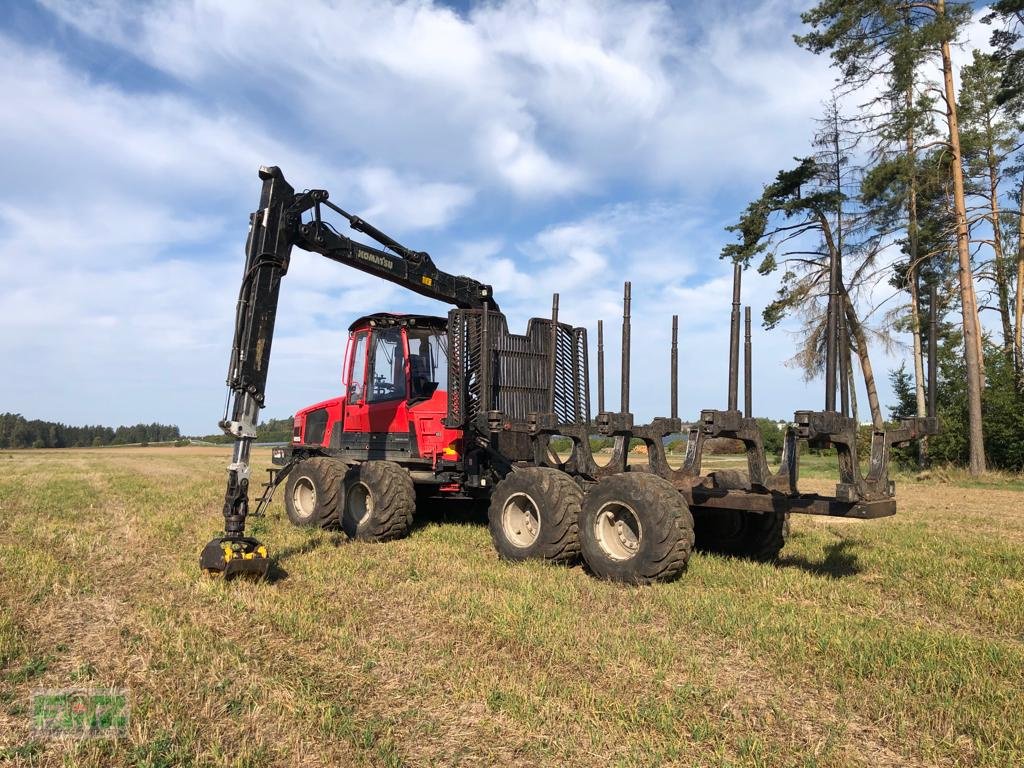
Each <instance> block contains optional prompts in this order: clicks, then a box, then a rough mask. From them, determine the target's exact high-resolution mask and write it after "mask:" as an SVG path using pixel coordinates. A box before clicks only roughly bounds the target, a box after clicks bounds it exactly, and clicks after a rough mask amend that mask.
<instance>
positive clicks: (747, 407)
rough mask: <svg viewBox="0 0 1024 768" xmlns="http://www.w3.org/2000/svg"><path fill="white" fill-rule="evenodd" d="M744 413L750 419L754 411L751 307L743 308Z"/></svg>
mask: <svg viewBox="0 0 1024 768" xmlns="http://www.w3.org/2000/svg"><path fill="white" fill-rule="evenodd" d="M743 326H744V327H743V415H744V416H746V417H747V418H748V419H749V418H750V416H751V413H752V411H753V381H752V376H751V369H750V366H751V359H752V358H753V343H752V342H751V340H750V307H744V308H743Z"/></svg>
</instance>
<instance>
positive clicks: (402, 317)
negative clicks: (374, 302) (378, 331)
mask: <svg viewBox="0 0 1024 768" xmlns="http://www.w3.org/2000/svg"><path fill="white" fill-rule="evenodd" d="M368 325H371V326H375V327H384V328H390V327H393V326H396V325H398V326H403V325H404V326H412V327H416V328H434V329H437V330H440V331H443V330H446V329H447V328H448V318H447V317H437V316H436V315H406V314H401V313H397V312H375V313H374V314H372V315H363V316H362V317H360V318H359V319H358V320H356V321H355V322H354V323H352V325H350V326H349V327H348V329H349V330H350V331H354V330H356V329H358V328H365V327H366V326H368Z"/></svg>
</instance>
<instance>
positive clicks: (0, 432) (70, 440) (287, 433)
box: [0, 413, 292, 448]
mask: <svg viewBox="0 0 1024 768" xmlns="http://www.w3.org/2000/svg"><path fill="white" fill-rule="evenodd" d="M256 434H257V438H256V440H257V441H258V442H261V443H287V442H288V441H290V440H291V439H292V417H291V416H289V417H288V418H286V419H268V420H267V421H265V422H264V423H263V424H260V425H259V426H258V427H256ZM182 439H185V438H183V436H182V434H181V431H180V430H179V429H178V427H177V426H175V425H174V424H136V425H135V426H132V427H101V426H99V425H96V426H89V425H86V426H84V427H70V426H68V425H67V424H61V423H60V422H55V421H41V420H40V419H32V420H29V419H26V418H25V417H24V416H22V415H21V414H20V413H0V448H90V447H100V446H104V445H128V444H138V443H168V442H172V441H174V442H176V441H178V440H182ZM199 439H200V440H203V441H205V442H210V443H230V442H232V441H233V440H234V438H231V437H228V436H227V435H224V434H217V435H206V436H204V437H201V438H199Z"/></svg>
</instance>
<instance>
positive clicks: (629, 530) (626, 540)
mask: <svg viewBox="0 0 1024 768" xmlns="http://www.w3.org/2000/svg"><path fill="white" fill-rule="evenodd" d="M594 538H595V539H596V540H597V543H598V546H600V547H601V549H602V550H603V551H604V553H605V554H606V555H608V557H610V558H612V559H613V560H629V559H630V558H631V557H633V556H634V555H636V553H637V552H638V551H639V550H640V542H641V541H642V540H643V528H642V527H641V525H640V518H639V517H637V514H636V512H634V511H633V509H632V508H630V507H628V506H626V505H625V504H621V503H619V502H609V503H607V504H605V505H604V506H603V507H601V509H600V510H599V511H598V513H597V517H596V518H595V519H594Z"/></svg>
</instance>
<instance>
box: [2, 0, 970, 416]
mask: <svg viewBox="0 0 1024 768" xmlns="http://www.w3.org/2000/svg"><path fill="white" fill-rule="evenodd" d="M807 5H808V3H807V2H806V1H805V2H798V1H793V2H790V1H789V0H770V1H769V2H757V3H749V2H739V1H738V0H735V1H728V2H722V3H715V4H713V5H708V4H703V3H689V4H688V3H674V4H668V3H663V2H614V1H609V2H598V1H594V2H576V1H575V0H565V1H561V2H526V1H514V2H504V3H498V2H495V3H487V4H474V3H470V4H465V3H460V4H458V5H445V4H442V3H440V2H427V1H421V2H389V1H387V0H370V1H368V2H362V1H361V0H351V1H350V2H323V1H320V0H308V1H307V2H304V3H301V4H295V3H292V2H287V1H285V0H262V1H261V2H259V3H251V2H229V1H228V0H224V1H223V2H212V1H211V0H194V1H193V2H179V1H176V0H167V2H160V3H154V4H150V3H145V2H132V1H128V2H119V1H118V0H75V1H74V2H66V1H65V0H40V2H38V3H34V2H30V1H28V0H26V2H21V3H11V4H9V5H8V6H7V7H6V8H5V11H4V13H3V14H2V15H0V93H3V94H4V108H3V109H4V116H3V119H2V120H0V145H2V146H3V147H4V150H5V151H4V170H5V176H6V180H5V182H6V183H5V184H3V185H0V269H2V271H3V275H4V277H3V279H2V280H0V359H3V360H5V361H6V366H5V368H6V371H7V374H6V375H5V376H3V377H0V411H11V412H15V413H21V414H23V415H24V416H25V417H26V418H40V419H46V420H52V421H62V422H64V423H68V424H86V423H88V424H95V423H101V424H107V425H115V426H116V425H118V424H134V423H137V422H151V421H158V422H162V423H173V424H177V425H179V426H180V427H181V429H182V431H183V432H184V433H186V434H207V433H211V432H215V431H216V429H217V427H216V424H217V421H218V419H219V418H220V416H221V414H222V411H223V405H224V396H225V387H224V378H225V374H226V367H227V357H228V351H229V348H230V343H231V335H232V326H233V316H234V308H235V299H236V297H237V293H238V285H239V281H240V279H241V270H242V265H243V259H244V245H245V237H246V232H247V227H248V214H249V213H250V212H251V211H252V210H254V209H255V207H256V206H257V204H258V200H259V190H260V183H259V179H258V177H257V169H258V168H259V166H260V165H277V166H279V167H280V168H281V169H282V170H283V171H284V173H285V176H286V177H287V178H288V180H289V182H290V183H291V184H292V185H293V186H294V187H296V188H297V189H305V188H322V189H327V190H329V191H330V193H331V199H332V201H334V202H335V203H336V204H339V205H341V206H342V207H343V208H345V209H346V210H348V211H350V212H353V213H358V214H359V215H360V216H362V217H363V218H365V219H367V220H369V221H370V222H372V223H373V224H374V225H376V226H377V227H379V228H380V229H383V230H384V231H385V232H388V233H389V234H391V235H392V236H393V237H395V238H396V239H398V240H399V241H400V242H402V243H404V244H405V245H407V246H409V247H412V248H415V249H417V250H426V251H429V252H430V253H431V255H432V257H433V258H434V261H435V262H436V263H437V264H438V265H439V267H440V268H442V269H444V270H446V271H449V272H455V273H460V274H468V275H471V276H473V277H475V278H477V279H479V280H482V281H484V282H489V283H491V284H492V285H493V286H494V289H495V295H496V298H497V299H498V301H499V302H500V304H501V307H502V309H503V310H504V311H505V312H506V314H507V315H508V318H509V326H510V329H511V330H513V331H519V332H522V331H524V330H525V324H526V321H527V319H528V318H530V317H532V316H542V317H543V316H545V315H547V314H548V313H549V312H550V306H551V293H552V292H554V291H557V292H559V294H560V299H561V302H560V303H561V310H560V311H561V318H562V319H563V320H565V321H568V322H572V323H574V324H576V325H582V326H586V327H588V328H589V329H590V334H591V345H592V349H593V346H594V345H595V344H596V336H595V328H596V321H597V320H598V319H599V318H602V319H604V321H605V328H606V337H607V338H606V347H607V348H609V349H610V350H611V353H610V354H609V355H608V361H607V379H608V385H607V396H608V400H609V402H610V403H617V401H618V385H617V383H618V380H619V376H618V359H617V344H616V343H615V338H616V334H617V331H618V322H619V317H620V316H621V311H622V309H621V295H622V283H623V281H624V280H630V281H631V282H632V295H633V313H632V314H633V350H632V359H633V364H632V386H631V392H632V401H631V405H632V410H633V412H634V413H635V414H636V415H637V416H638V417H639V418H640V419H646V418H649V417H652V416H655V415H666V414H667V413H668V405H669V391H668V380H669V375H668V374H669V371H668V361H669V336H670V328H671V315H672V314H673V313H678V314H679V315H680V321H679V322H680V370H681V375H680V382H681V387H680V390H681V391H680V411H681V415H682V416H683V417H684V418H692V417H695V416H696V415H697V414H698V412H699V410H700V409H701V408H724V407H725V405H726V388H725V385H726V378H727V342H728V325H729V310H730V300H731V299H730V294H731V269H730V267H729V265H728V264H727V263H725V262H722V261H721V260H720V259H719V252H720V250H721V248H722V245H723V244H725V243H726V242H728V241H729V239H730V238H731V235H730V234H729V233H728V232H726V231H725V227H726V226H727V225H728V224H730V223H733V222H734V221H735V220H736V218H737V216H738V214H739V213H740V211H741V210H742V208H743V207H744V206H745V205H746V203H747V202H749V201H750V200H751V199H753V198H755V197H757V195H758V194H759V193H760V190H761V187H762V186H763V184H765V183H766V182H768V181H769V180H771V179H772V178H773V177H774V175H775V174H776V172H778V171H779V170H780V169H782V168H784V167H787V166H788V165H790V164H791V163H792V159H793V158H794V157H796V156H804V155H806V154H808V152H809V141H810V137H811V134H812V133H813V131H814V125H813V119H814V118H815V117H817V116H818V115H819V114H820V113H821V110H822V103H823V101H824V100H826V99H827V98H828V96H829V92H830V89H831V87H832V85H833V83H834V78H835V73H834V72H833V71H831V70H830V69H829V68H828V61H827V59H825V58H823V57H816V56H814V55H812V54H810V53H807V52H806V51H803V50H801V49H799V48H798V47H797V46H796V45H795V44H794V43H793V41H792V36H793V34H794V33H795V32H798V31H800V21H799V13H800V11H801V10H803V9H805V8H806V7H807ZM300 8H301V10H300ZM709 9H713V10H712V11H709ZM987 34H988V28H984V27H981V26H980V25H976V29H974V30H972V32H971V33H970V35H969V42H968V45H967V47H968V48H969V47H970V46H971V45H974V44H976V45H981V44H982V43H983V41H984V39H985V38H986V37H987ZM967 55H968V54H967V53H958V56H962V57H964V60H966V57H967ZM777 281H778V276H777V275H774V276H769V277H760V276H758V275H757V274H756V273H755V272H753V271H752V270H751V271H749V272H747V273H746V274H745V277H744V285H743V300H744V303H745V304H749V305H750V306H751V307H752V309H753V312H754V316H755V317H758V316H759V315H760V312H761V310H762V309H763V308H764V306H765V305H766V304H767V303H768V302H770V301H771V299H772V297H773V294H774V292H775V290H776V289H777ZM373 311H401V312H423V313H431V314H442V315H443V314H445V313H446V312H447V307H446V306H445V305H443V304H441V303H439V302H435V301H431V300H429V299H425V298H422V297H419V296H416V295H414V294H412V293H409V292H407V291H404V290H403V289H401V288H399V287H397V286H393V285H390V284H388V283H385V282H382V281H380V280H376V279H374V278H371V277H368V276H366V275H363V274H361V273H359V272H357V271H355V270H352V269H346V268H344V267H341V266H339V265H337V264H334V263H332V262H329V261H326V260H324V259H322V258H321V257H319V256H314V255H311V254H308V253H306V252H303V251H300V250H298V249H296V250H295V251H294V252H293V257H292V262H291V266H290V268H289V272H288V275H287V276H286V277H285V278H284V282H283V284H282V291H281V303H280V309H279V314H278V322H277V333H276V336H275V339H274V348H273V357H272V362H271V367H270V377H269V382H268V392H267V408H266V410H265V411H264V416H265V417H284V416H287V415H288V414H291V413H293V412H294V411H295V410H297V409H299V408H301V407H303V406H305V405H309V404H311V403H314V402H317V401H320V400H323V399H326V398H329V397H334V396H337V395H338V394H339V392H340V384H339V380H340V369H341V361H342V356H343V352H344V347H345V343H346V339H347V334H348V332H347V329H348V326H349V324H350V323H351V322H352V321H353V320H355V319H356V318H357V317H359V316H361V315H363V314H366V313H369V312H373ZM794 331H795V326H794V325H790V326H786V325H783V326H782V327H780V328H777V329H775V330H773V331H770V332H769V331H764V330H762V329H761V328H759V327H756V326H755V331H754V347H753V349H754V351H753V355H754V377H753V378H754V389H753V395H754V398H753V399H754V410H755V412H756V413H755V415H759V416H769V417H772V418H782V419H789V418H791V414H792V412H793V411H794V410H797V409H801V408H820V407H821V406H822V405H823V386H822V383H821V382H820V381H812V382H809V383H805V382H804V381H803V379H802V374H801V372H800V371H799V370H797V369H795V368H792V367H790V366H787V364H786V361H787V360H788V359H789V358H790V357H791V356H792V355H793V353H794V344H795V337H794V335H793V332H794ZM608 342H610V343H608ZM901 342H902V343H903V344H904V345H906V344H908V343H909V338H907V339H902V340H901ZM909 357H910V355H909V352H908V351H907V349H906V348H905V346H904V347H902V348H901V347H897V348H895V349H893V350H891V351H889V352H885V351H883V350H881V349H876V350H873V362H874V365H875V369H876V371H878V372H880V373H881V375H880V376H879V385H880V394H881V397H882V401H883V403H886V402H891V401H892V395H891V391H890V388H889V384H888V380H887V377H886V375H885V373H886V372H887V371H888V370H890V369H892V368H895V367H897V366H898V365H899V362H900V361H901V360H903V359H908V360H909ZM592 359H593V355H592ZM859 399H860V401H861V402H862V403H866V398H865V397H864V395H863V387H861V393H860V398H859ZM864 407H865V410H866V405H865V406H864Z"/></svg>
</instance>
